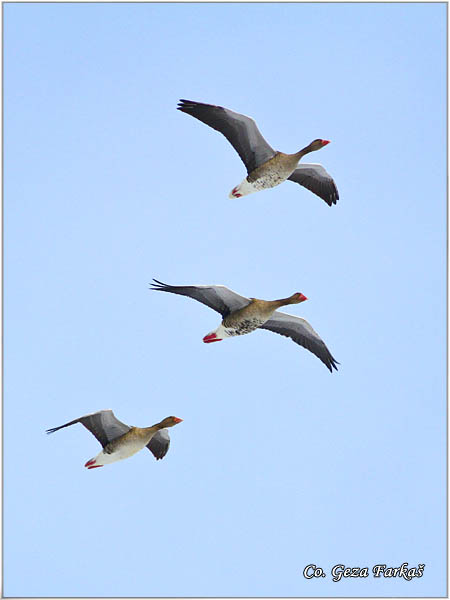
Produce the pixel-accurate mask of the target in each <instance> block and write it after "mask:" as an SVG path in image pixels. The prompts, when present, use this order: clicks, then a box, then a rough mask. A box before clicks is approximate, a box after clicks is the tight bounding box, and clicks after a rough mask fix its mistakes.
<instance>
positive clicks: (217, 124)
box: [177, 100, 276, 173]
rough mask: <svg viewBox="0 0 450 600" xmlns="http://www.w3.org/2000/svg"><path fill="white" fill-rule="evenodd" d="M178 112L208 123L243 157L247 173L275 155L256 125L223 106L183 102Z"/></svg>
mask: <svg viewBox="0 0 450 600" xmlns="http://www.w3.org/2000/svg"><path fill="white" fill-rule="evenodd" d="M177 108H178V110H181V111H182V112H184V113H186V114H188V115H191V116H192V117H195V118H196V119H198V120H199V121H202V122H203V123H206V125H209V126H210V127H212V128H213V129H215V130H216V131H220V133H222V134H223V135H224V136H225V137H226V138H227V140H228V141H229V142H230V144H231V145H232V146H233V148H234V149H235V150H236V152H237V153H238V154H239V156H240V157H241V160H242V162H243V163H244V165H245V166H246V167H247V173H251V172H252V171H253V170H254V169H256V167H259V165H262V164H263V163H265V162H266V160H269V158H272V156H274V155H275V154H276V153H275V150H274V149H273V148H271V147H270V146H269V144H268V143H267V142H266V140H265V139H264V138H263V136H262V135H261V133H260V131H259V129H258V127H257V126H256V123H255V121H254V120H253V119H251V118H250V117H246V116H245V115H241V114H239V113H236V112H233V111H232V110H229V109H228V108H223V107H222V106H214V105H212V104H203V103H201V102H194V101H193V100H180V102H179V104H178V107H177Z"/></svg>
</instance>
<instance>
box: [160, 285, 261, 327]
mask: <svg viewBox="0 0 450 600" xmlns="http://www.w3.org/2000/svg"><path fill="white" fill-rule="evenodd" d="M153 281H154V282H155V283H152V284H151V286H152V287H151V288H150V289H152V290H156V291H158V292H171V293H172V294H181V296H189V297H190V298H193V299H194V300H197V301H198V302H201V303H202V304H206V306H209V308H212V309H213V310H215V311H217V312H218V313H220V314H221V315H222V317H223V318H225V317H226V316H227V315H229V314H230V313H231V312H233V311H235V310H238V309H240V308H243V307H244V306H247V304H250V299H249V298H246V297H245V296H241V295H240V294H236V292H233V290H230V289H229V288H227V287H225V286H224V285H178V286H177V285H168V284H166V283H162V282H161V281H158V280H157V279H153Z"/></svg>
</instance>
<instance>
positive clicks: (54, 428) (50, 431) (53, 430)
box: [45, 427, 58, 435]
mask: <svg viewBox="0 0 450 600" xmlns="http://www.w3.org/2000/svg"><path fill="white" fill-rule="evenodd" d="M57 429H58V427H52V429H46V430H45V433H46V434H47V435H48V434H49V433H54V432H55V431H56V430H57Z"/></svg>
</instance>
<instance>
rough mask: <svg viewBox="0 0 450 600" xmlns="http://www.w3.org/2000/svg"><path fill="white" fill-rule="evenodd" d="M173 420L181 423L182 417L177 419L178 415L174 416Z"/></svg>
mask: <svg viewBox="0 0 450 600" xmlns="http://www.w3.org/2000/svg"><path fill="white" fill-rule="evenodd" d="M173 420H174V421H175V423H181V422H182V421H183V419H179V418H178V417H174V418H173Z"/></svg>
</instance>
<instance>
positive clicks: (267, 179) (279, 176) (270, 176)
mask: <svg viewBox="0 0 450 600" xmlns="http://www.w3.org/2000/svg"><path fill="white" fill-rule="evenodd" d="M290 174H291V172H289V173H279V172H275V171H272V172H269V173H266V174H265V175H263V176H262V177H259V178H258V179H256V181H252V182H250V181H247V178H245V179H244V180H243V181H242V182H241V183H240V184H239V185H237V186H236V187H234V188H233V189H232V190H231V192H230V193H229V195H228V198H240V197H241V196H247V195H248V194H253V193H254V192H260V191H261V190H267V189H269V188H273V187H275V186H276V185H280V183H283V181H286V179H287V178H288V177H289V175H290Z"/></svg>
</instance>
